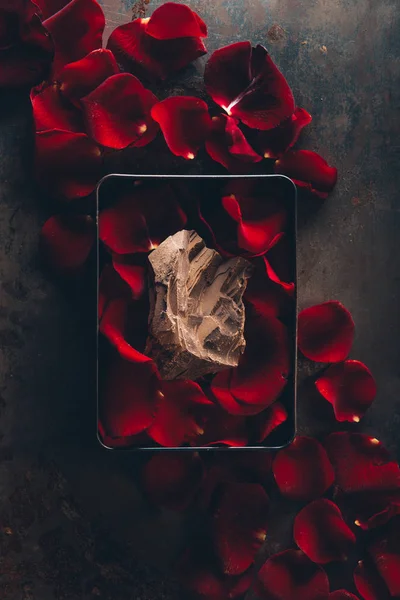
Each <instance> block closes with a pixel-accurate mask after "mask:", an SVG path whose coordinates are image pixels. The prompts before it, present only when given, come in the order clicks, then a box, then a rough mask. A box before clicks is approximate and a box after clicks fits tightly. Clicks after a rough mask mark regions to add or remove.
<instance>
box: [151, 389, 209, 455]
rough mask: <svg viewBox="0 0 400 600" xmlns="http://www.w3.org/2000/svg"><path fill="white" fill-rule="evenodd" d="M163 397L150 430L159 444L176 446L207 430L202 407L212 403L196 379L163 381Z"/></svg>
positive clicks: (152, 436)
mask: <svg viewBox="0 0 400 600" xmlns="http://www.w3.org/2000/svg"><path fill="white" fill-rule="evenodd" d="M161 392H162V397H161V400H160V403H159V406H158V410H157V414H156V417H155V420H154V422H153V423H152V425H151V427H150V429H149V431H148V433H149V436H150V437H151V438H152V439H153V440H154V441H155V442H157V443H158V444H160V445H161V446H165V447H170V448H177V447H178V446H182V445H183V444H186V443H188V442H191V441H193V440H194V439H196V438H198V437H199V436H201V435H202V434H203V433H204V430H203V429H202V425H203V423H204V420H205V413H204V410H202V408H203V407H204V406H207V405H211V404H212V403H211V402H210V400H208V398H207V397H206V396H205V394H204V392H203V390H202V389H201V387H200V386H199V385H198V384H197V383H195V382H193V381H163V382H162V387H161Z"/></svg>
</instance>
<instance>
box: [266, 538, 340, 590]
mask: <svg viewBox="0 0 400 600" xmlns="http://www.w3.org/2000/svg"><path fill="white" fill-rule="evenodd" d="M256 592H257V595H258V597H259V598H260V599H261V600H326V599H327V597H328V594H329V581H328V577H327V575H326V573H325V572H324V571H323V569H322V568H321V567H320V566H318V565H316V564H314V563H313V562H311V560H310V559H309V558H307V556H306V555H305V554H303V552H301V550H286V551H285V552H281V553H280V554H275V555H274V556H271V557H270V558H269V559H268V560H267V562H266V563H265V564H264V565H263V566H262V567H261V569H260V571H259V572H258V575H257V582H256Z"/></svg>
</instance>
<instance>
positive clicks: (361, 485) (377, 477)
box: [325, 432, 400, 494]
mask: <svg viewBox="0 0 400 600" xmlns="http://www.w3.org/2000/svg"><path fill="white" fill-rule="evenodd" d="M325 446H326V449H327V452H328V455H329V458H330V460H331V462H332V465H333V467H334V469H335V474H336V482H337V485H338V486H339V488H340V489H341V490H342V491H343V492H344V493H346V494H349V493H357V492H369V493H370V492H382V491H395V490H398V489H400V467H399V465H398V464H397V463H396V462H394V461H392V460H391V459H390V455H389V453H388V451H387V450H386V449H385V448H384V446H383V445H382V444H381V443H380V442H379V441H378V440H377V439H376V438H372V437H371V436H368V435H366V434H363V433H349V432H340V433H332V434H331V435H330V436H329V437H328V438H327V440H326V444H325Z"/></svg>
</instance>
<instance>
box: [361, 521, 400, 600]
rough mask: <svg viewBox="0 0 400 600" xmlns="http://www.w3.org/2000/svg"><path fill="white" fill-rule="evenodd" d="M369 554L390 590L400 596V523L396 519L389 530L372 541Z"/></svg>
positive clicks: (392, 593) (390, 592) (393, 595)
mask: <svg viewBox="0 0 400 600" xmlns="http://www.w3.org/2000/svg"><path fill="white" fill-rule="evenodd" d="M369 554H370V556H371V558H372V560H373V562H374V564H375V567H376V569H377V571H378V573H379V575H380V576H381V578H382V580H383V581H384V582H385V585H386V587H387V589H388V591H389V594H390V597H392V598H394V597H396V598H397V597H399V596H400V524H399V521H398V520H396V521H394V522H393V524H392V526H391V527H390V529H389V531H388V532H387V533H385V534H383V535H382V536H381V537H380V538H378V539H377V540H376V541H374V542H373V543H372V545H371V546H370V548H369Z"/></svg>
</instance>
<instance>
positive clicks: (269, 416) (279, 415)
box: [257, 402, 288, 442]
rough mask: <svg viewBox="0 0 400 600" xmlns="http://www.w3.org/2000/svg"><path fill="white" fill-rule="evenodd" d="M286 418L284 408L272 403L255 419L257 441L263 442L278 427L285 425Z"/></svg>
mask: <svg viewBox="0 0 400 600" xmlns="http://www.w3.org/2000/svg"><path fill="white" fill-rule="evenodd" d="M287 418H288V413H287V410H286V408H285V407H284V406H283V404H281V403H280V402H274V403H273V404H272V405H271V406H269V407H268V408H267V409H266V410H264V412H262V413H260V414H259V415H258V417H257V425H258V427H257V429H258V430H259V433H258V436H257V441H258V442H263V441H264V440H265V439H266V438H267V437H268V436H269V435H270V434H271V433H272V432H273V431H275V429H276V428H277V427H279V425H282V423H285V421H286V420H287Z"/></svg>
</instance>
